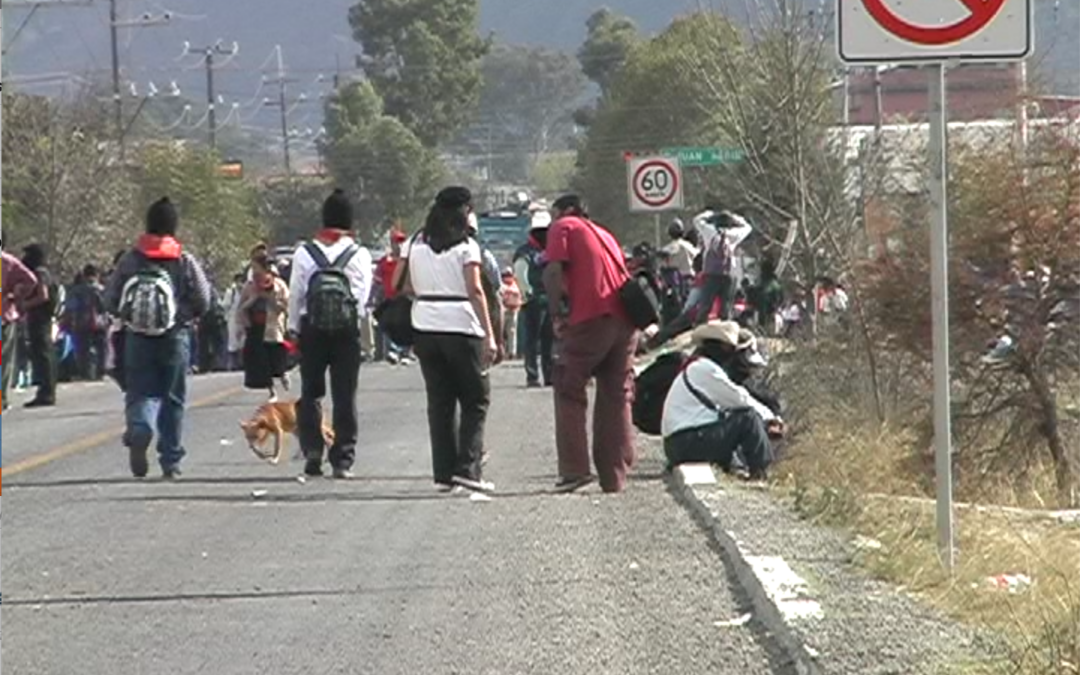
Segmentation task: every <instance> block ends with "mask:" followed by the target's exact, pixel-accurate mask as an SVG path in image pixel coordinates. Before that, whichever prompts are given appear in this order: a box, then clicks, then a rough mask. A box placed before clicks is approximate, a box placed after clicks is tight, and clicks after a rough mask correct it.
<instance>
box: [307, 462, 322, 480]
mask: <svg viewBox="0 0 1080 675" xmlns="http://www.w3.org/2000/svg"><path fill="white" fill-rule="evenodd" d="M304 475H305V476H309V477H311V478H318V477H320V476H322V475H323V470H322V460H321V459H309V460H307V461H306V462H304Z"/></svg>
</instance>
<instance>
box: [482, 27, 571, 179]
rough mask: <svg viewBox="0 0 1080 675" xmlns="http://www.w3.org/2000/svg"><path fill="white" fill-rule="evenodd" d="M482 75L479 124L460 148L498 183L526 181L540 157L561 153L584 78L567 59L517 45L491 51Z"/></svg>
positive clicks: (484, 62) (564, 56)
mask: <svg viewBox="0 0 1080 675" xmlns="http://www.w3.org/2000/svg"><path fill="white" fill-rule="evenodd" d="M482 72H483V76H484V88H483V91H482V93H481V95H480V107H479V111H478V113H479V114H478V117H479V122H478V124H476V125H474V126H473V127H471V128H470V129H468V130H467V131H466V133H465V139H464V142H465V143H466V145H467V146H468V147H469V149H470V150H472V151H473V153H474V154H476V155H488V156H490V157H491V158H492V167H493V173H494V174H495V175H497V176H499V177H500V178H501V179H502V180H507V181H513V182H524V181H527V180H529V178H530V174H531V173H532V171H533V169H534V168H535V166H536V163H537V162H538V161H539V158H540V157H541V156H542V155H544V154H545V153H547V152H550V151H552V150H562V149H565V148H566V147H567V143H568V140H569V139H570V137H571V135H572V133H573V129H574V126H573V111H574V106H575V105H577V104H578V103H579V102H580V100H581V98H582V96H583V95H584V93H585V84H586V81H585V76H584V75H583V74H582V72H581V67H580V66H579V65H578V63H577V61H576V60H575V59H574V58H573V57H572V56H570V55H569V54H566V53H563V52H557V51H551V50H548V49H543V48H532V47H525V46H520V45H497V46H495V47H494V48H493V49H492V51H491V52H490V53H489V54H488V55H487V56H485V57H484V60H483V63H482Z"/></svg>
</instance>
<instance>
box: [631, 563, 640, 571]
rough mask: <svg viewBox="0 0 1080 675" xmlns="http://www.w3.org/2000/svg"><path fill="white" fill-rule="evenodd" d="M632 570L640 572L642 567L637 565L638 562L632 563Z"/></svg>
mask: <svg viewBox="0 0 1080 675" xmlns="http://www.w3.org/2000/svg"><path fill="white" fill-rule="evenodd" d="M630 569H632V570H639V569H641V565H639V564H637V563H636V562H632V563H630Z"/></svg>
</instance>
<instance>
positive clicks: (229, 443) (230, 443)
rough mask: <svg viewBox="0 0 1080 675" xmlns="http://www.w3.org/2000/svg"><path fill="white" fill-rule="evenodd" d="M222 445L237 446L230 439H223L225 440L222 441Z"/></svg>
mask: <svg viewBox="0 0 1080 675" xmlns="http://www.w3.org/2000/svg"><path fill="white" fill-rule="evenodd" d="M221 444H222V445H236V442H235V441H231V440H229V439H228V438H223V439H221Z"/></svg>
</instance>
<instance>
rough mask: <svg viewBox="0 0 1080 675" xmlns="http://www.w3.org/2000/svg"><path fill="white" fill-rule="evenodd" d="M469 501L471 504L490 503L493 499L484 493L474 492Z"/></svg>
mask: <svg viewBox="0 0 1080 675" xmlns="http://www.w3.org/2000/svg"><path fill="white" fill-rule="evenodd" d="M469 501H470V502H490V501H491V497H489V496H487V495H486V494H484V493H482V492H474V493H472V494H471V495H469Z"/></svg>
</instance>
